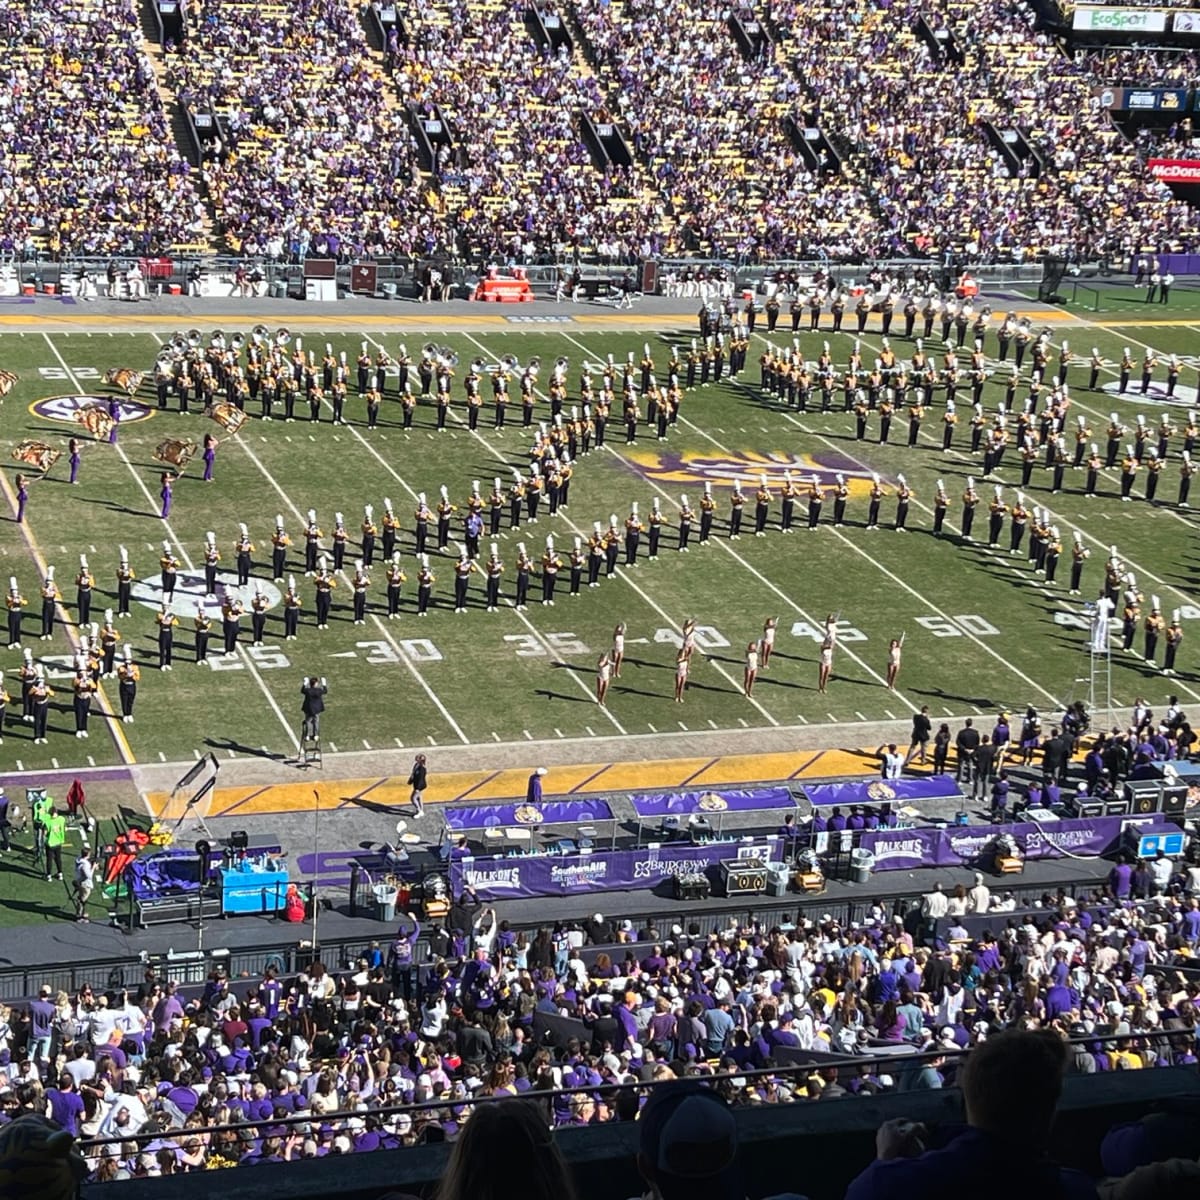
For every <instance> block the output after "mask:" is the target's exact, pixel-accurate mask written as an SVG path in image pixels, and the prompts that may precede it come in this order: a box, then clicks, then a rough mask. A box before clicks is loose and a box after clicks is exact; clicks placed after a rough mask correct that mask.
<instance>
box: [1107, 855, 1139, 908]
mask: <svg viewBox="0 0 1200 1200" xmlns="http://www.w3.org/2000/svg"><path fill="white" fill-rule="evenodd" d="M1108 886H1109V888H1110V890H1111V891H1112V894H1113V895H1114V896H1115V897H1116V898H1117V899H1118V900H1128V899H1129V893H1130V891H1131V890H1132V887H1133V867H1132V866H1130V864H1129V862H1128V861H1127V860H1125V859H1122V860H1121V861H1120V862H1119V863H1117V864H1116V866H1114V867H1113V869H1112V870H1111V871H1109V873H1108Z"/></svg>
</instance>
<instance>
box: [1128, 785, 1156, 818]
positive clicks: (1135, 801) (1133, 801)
mask: <svg viewBox="0 0 1200 1200" xmlns="http://www.w3.org/2000/svg"><path fill="white" fill-rule="evenodd" d="M1123 794H1124V796H1125V799H1126V800H1127V801H1128V802H1129V811H1130V813H1131V814H1132V815H1133V816H1135V817H1137V816H1144V815H1145V814H1146V813H1155V812H1158V801H1159V797H1160V796H1161V794H1162V784H1160V783H1156V782H1155V781H1154V780H1152V779H1134V780H1131V781H1130V782H1129V783H1127V784H1126V785H1125V790H1124V793H1123Z"/></svg>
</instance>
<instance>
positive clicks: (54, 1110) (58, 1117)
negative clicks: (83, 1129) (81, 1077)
mask: <svg viewBox="0 0 1200 1200" xmlns="http://www.w3.org/2000/svg"><path fill="white" fill-rule="evenodd" d="M46 1099H47V1100H48V1101H49V1102H50V1117H51V1119H52V1120H54V1121H57V1122H58V1123H59V1124H60V1125H61V1126H62V1127H63V1128H64V1129H65V1130H66V1131H67V1132H68V1133H69V1134H70V1135H71V1136H72V1137H78V1136H79V1121H80V1118H81V1117H82V1116H83V1100H82V1099H81V1098H80V1095H79V1093H78V1092H77V1091H76V1090H75V1080H74V1079H72V1078H71V1076H70V1075H69V1074H68V1073H67V1072H66V1071H64V1072H63V1073H62V1074H61V1075H60V1076H59V1077H58V1087H56V1088H47V1089H46Z"/></svg>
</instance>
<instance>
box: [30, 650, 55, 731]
mask: <svg viewBox="0 0 1200 1200" xmlns="http://www.w3.org/2000/svg"><path fill="white" fill-rule="evenodd" d="M53 695H54V689H53V688H51V687H50V685H49V684H48V683H47V682H46V674H45V672H44V671H43V670H42V668H41V667H37V668H36V671H35V675H34V679H33V684H32V685H31V686H30V689H29V704H30V711H31V713H32V716H33V743H34V745H35V746H44V745H45V744H46V719H47V717H49V715H50V697H51V696H53Z"/></svg>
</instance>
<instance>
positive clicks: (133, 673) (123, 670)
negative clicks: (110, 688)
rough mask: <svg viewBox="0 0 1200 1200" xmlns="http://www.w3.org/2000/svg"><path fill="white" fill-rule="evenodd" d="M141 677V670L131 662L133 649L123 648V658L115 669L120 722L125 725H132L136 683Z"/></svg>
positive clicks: (130, 647)
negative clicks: (119, 701) (119, 704)
mask: <svg viewBox="0 0 1200 1200" xmlns="http://www.w3.org/2000/svg"><path fill="white" fill-rule="evenodd" d="M141 677H142V672H141V668H140V667H139V666H138V665H137V663H135V662H134V661H133V647H132V646H126V647H125V656H124V659H123V661H122V662H121V664H120V666H118V667H117V691H118V694H119V696H120V700H121V720H122V721H124V722H125V724H126V725H132V724H133V705H134V702H135V701H136V700H137V688H138V681H139V680H140V679H141Z"/></svg>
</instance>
